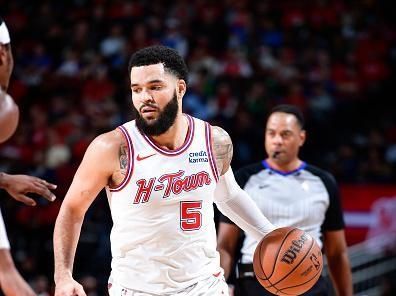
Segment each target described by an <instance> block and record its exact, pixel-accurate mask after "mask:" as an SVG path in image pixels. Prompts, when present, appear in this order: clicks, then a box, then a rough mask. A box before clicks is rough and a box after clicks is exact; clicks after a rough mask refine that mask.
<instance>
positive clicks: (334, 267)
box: [323, 230, 353, 296]
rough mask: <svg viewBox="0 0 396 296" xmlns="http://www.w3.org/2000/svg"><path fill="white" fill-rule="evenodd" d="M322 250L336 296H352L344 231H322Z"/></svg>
mask: <svg viewBox="0 0 396 296" xmlns="http://www.w3.org/2000/svg"><path fill="white" fill-rule="evenodd" d="M323 235H324V249H325V254H326V257H327V262H328V266H329V270H330V275H331V279H332V281H333V284H334V287H335V290H336V292H337V295H338V296H344V295H345V296H352V295H353V288H352V274H351V266H350V264H349V259H348V248H347V244H346V241H345V234H344V230H333V231H324V233H323Z"/></svg>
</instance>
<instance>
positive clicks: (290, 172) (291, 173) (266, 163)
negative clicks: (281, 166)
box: [261, 159, 307, 176]
mask: <svg viewBox="0 0 396 296" xmlns="http://www.w3.org/2000/svg"><path fill="white" fill-rule="evenodd" d="M261 164H262V165H263V167H264V168H266V169H268V170H270V171H271V172H274V173H277V174H279V175H282V176H289V175H293V174H295V173H298V172H299V171H301V170H303V169H305V167H306V166H307V163H306V162H304V161H303V162H301V165H300V166H299V167H298V168H296V169H295V170H292V171H289V172H283V171H279V170H277V169H274V168H272V167H271V166H270V165H269V164H268V162H267V161H266V160H265V159H264V160H263V161H262V162H261Z"/></svg>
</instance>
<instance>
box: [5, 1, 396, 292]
mask: <svg viewBox="0 0 396 296" xmlns="http://www.w3.org/2000/svg"><path fill="white" fill-rule="evenodd" d="M391 2H392V1H374V0H364V1H361V0H332V1H330V0H328V1H326V0H311V1H308V0H305V1H303V0H300V1H294V0H284V1H270V0H267V1H266V0H261V1H253V0H251V1H249V0H218V1H209V0H194V1H193V0H174V1H161V0H152V1H143V0H141V1H127V0H112V1H108V0H107V1H106V0H58V1H49V0H48V1H24V0H12V1H9V0H0V13H1V15H2V16H3V18H4V19H5V20H6V22H7V25H8V27H9V30H10V34H11V39H12V47H13V53H14V59H15V71H14V75H13V77H12V81H11V85H10V93H11V95H12V96H13V98H14V99H15V100H16V101H17V103H18V105H19V106H20V108H21V113H22V117H21V122H20V126H19V128H18V130H17V133H16V134H15V135H14V137H13V138H12V139H11V140H10V141H8V142H7V143H6V144H4V145H1V146H0V158H1V162H0V170H1V171H6V172H12V173H18V172H24V173H29V174H32V175H37V176H40V177H43V178H46V179H48V180H49V181H51V182H53V183H55V184H58V189H57V190H56V194H57V196H58V201H56V202H54V203H51V204H48V203H46V202H44V201H43V200H41V199H39V201H40V202H41V205H40V206H38V207H36V208H33V209H32V208H28V207H24V206H20V205H16V204H15V202H8V200H9V199H6V198H1V203H2V209H3V215H4V216H5V217H6V220H7V228H8V232H9V238H10V241H11V245H12V249H13V254H14V255H15V258H16V261H17V262H18V264H19V265H20V270H21V271H22V273H23V275H24V276H25V277H26V278H28V279H29V280H30V282H31V283H32V285H34V286H35V289H36V290H37V291H38V292H40V293H42V295H48V293H49V294H51V289H52V272H53V266H52V265H53V260H52V257H53V255H52V231H53V224H54V221H55V218H56V215H57V213H58V210H59V205H60V203H61V201H62V197H63V196H64V194H65V191H66V190H67V188H68V186H69V184H70V182H71V179H72V177H73V174H74V171H75V170H76V166H77V165H78V164H79V162H80V160H81V158H82V156H83V154H84V152H85V149H86V147H87V145H88V144H89V143H90V141H91V140H92V139H93V138H94V137H95V136H96V135H98V134H99V133H102V132H105V131H109V130H111V129H113V128H115V127H116V126H118V125H120V124H121V123H123V122H125V121H128V120H130V119H132V117H131V106H132V103H131V97H130V96H131V94H130V87H129V76H128V71H127V66H128V65H127V64H128V59H129V57H130V55H131V53H132V52H134V51H135V50H137V49H139V48H141V47H144V46H148V45H152V44H159V43H160V44H164V45H167V46H170V47H173V48H175V49H177V50H178V51H179V52H180V53H181V54H182V56H183V57H184V58H185V59H186V61H187V64H188V67H189V70H190V76H189V83H188V92H187V94H186V95H185V98H184V100H183V108H184V110H185V112H187V113H189V114H192V115H193V116H196V117H198V118H201V119H204V120H207V121H209V122H210V123H212V124H214V125H219V126H222V127H223V128H225V129H226V130H227V131H229V133H230V135H231V137H232V139H233V142H234V160H233V167H234V168H238V167H240V166H242V165H245V164H247V163H250V162H252V161H255V160H259V159H262V158H264V151H263V150H264V149H263V142H262V141H263V140H262V139H263V132H264V130H263V125H264V121H265V115H266V113H267V111H269V109H270V108H271V107H272V106H274V105H276V104H279V103H291V104H296V105H298V106H299V107H300V108H301V109H302V110H303V111H304V113H305V116H306V118H307V126H306V129H307V131H308V141H307V143H306V145H305V147H304V149H303V159H305V160H306V161H308V162H310V163H312V164H314V165H318V166H321V167H322V168H325V169H328V170H330V171H331V172H332V173H333V174H334V175H335V176H336V178H337V180H338V181H339V182H346V183H372V182H375V183H391V182H395V181H396V116H395V114H396V112H395V111H394V110H396V109H395V108H396V101H395V100H393V99H392V96H393V93H394V85H395V82H396V81H395V74H396V73H395V72H396V26H395V24H394V19H395V18H396V13H395V11H394V9H392V8H391V7H393V6H392V5H391ZM1 194H4V193H3V192H2V193H1ZM101 195H102V196H101V197H100V198H99V199H97V201H96V202H95V204H94V205H93V206H92V208H91V210H90V211H89V212H88V215H87V217H86V222H85V223H84V226H83V232H82V235H81V238H80V245H79V249H78V254H77V260H76V266H75V272H76V274H77V275H78V276H77V278H80V279H82V280H83V282H84V285H85V287H86V289H87V290H89V293H88V295H90V296H93V295H103V291H104V289H105V286H106V280H107V278H106V277H107V276H108V273H109V269H110V267H109V264H110V253H109V252H110V251H109V242H108V237H107V234H108V232H109V230H110V228H111V218H110V217H109V213H108V209H107V201H106V199H105V197H104V196H103V194H101ZM101 291H102V292H101ZM96 293H98V294H96Z"/></svg>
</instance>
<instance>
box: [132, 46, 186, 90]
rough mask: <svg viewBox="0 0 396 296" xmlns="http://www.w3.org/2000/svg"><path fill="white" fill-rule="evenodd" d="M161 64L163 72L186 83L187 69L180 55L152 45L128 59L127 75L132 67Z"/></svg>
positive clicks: (172, 50) (167, 48)
mask: <svg viewBox="0 0 396 296" xmlns="http://www.w3.org/2000/svg"><path fill="white" fill-rule="evenodd" d="M159 63H162V64H163V65H164V68H165V71H167V72H169V73H171V74H173V75H175V76H176V77H177V78H179V79H183V80H184V81H186V83H187V78H188V77H187V76H188V69H187V65H186V63H185V62H184V60H183V58H182V57H181V56H180V54H179V53H178V52H177V51H176V50H174V49H172V48H169V47H166V46H162V45H154V46H149V47H145V48H142V49H139V50H138V51H136V52H135V53H134V54H132V56H131V58H130V59H129V66H128V70H129V74H130V73H131V70H132V68H133V67H140V66H148V65H155V64H159Z"/></svg>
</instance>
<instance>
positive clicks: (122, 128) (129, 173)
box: [109, 126, 134, 192]
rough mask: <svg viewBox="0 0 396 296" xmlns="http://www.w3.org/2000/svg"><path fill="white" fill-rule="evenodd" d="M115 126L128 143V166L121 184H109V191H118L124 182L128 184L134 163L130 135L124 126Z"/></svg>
mask: <svg viewBox="0 0 396 296" xmlns="http://www.w3.org/2000/svg"><path fill="white" fill-rule="evenodd" d="M117 128H118V129H119V130H120V131H121V132H122V134H123V135H124V137H125V139H126V142H127V145H128V168H127V174H126V176H125V177H124V180H122V182H121V184H119V185H118V186H116V187H110V186H109V190H110V191H111V192H114V191H120V190H121V189H123V188H124V187H125V185H126V184H128V182H129V180H130V179H131V176H132V171H133V164H134V162H133V156H134V153H133V144H132V140H131V137H130V136H129V134H128V132H127V130H126V128H125V127H123V126H119V127H117Z"/></svg>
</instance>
